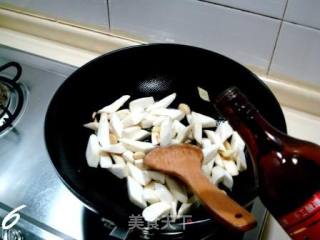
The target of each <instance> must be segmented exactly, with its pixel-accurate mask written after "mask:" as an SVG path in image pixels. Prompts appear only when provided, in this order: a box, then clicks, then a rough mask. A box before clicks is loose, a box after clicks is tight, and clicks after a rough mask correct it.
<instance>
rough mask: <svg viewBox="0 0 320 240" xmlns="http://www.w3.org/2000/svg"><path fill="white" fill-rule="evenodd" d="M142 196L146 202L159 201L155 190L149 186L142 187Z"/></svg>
mask: <svg viewBox="0 0 320 240" xmlns="http://www.w3.org/2000/svg"><path fill="white" fill-rule="evenodd" d="M142 198H143V200H145V201H146V202H148V203H150V204H153V203H156V202H160V199H159V196H158V195H157V192H156V191H155V190H154V189H151V188H146V187H145V188H144V189H143V193H142Z"/></svg>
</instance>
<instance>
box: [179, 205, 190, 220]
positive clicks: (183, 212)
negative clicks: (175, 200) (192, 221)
mask: <svg viewBox="0 0 320 240" xmlns="http://www.w3.org/2000/svg"><path fill="white" fill-rule="evenodd" d="M191 206H192V204H191V203H182V204H181V206H180V208H179V210H178V216H177V218H178V219H179V218H182V217H184V215H186V214H187V213H188V212H189V211H190V210H191Z"/></svg>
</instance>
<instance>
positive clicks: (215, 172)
mask: <svg viewBox="0 0 320 240" xmlns="http://www.w3.org/2000/svg"><path fill="white" fill-rule="evenodd" d="M225 174H226V170H224V169H223V168H222V167H220V166H215V167H213V168H212V171H211V181H212V183H213V184H215V185H218V184H219V183H221V182H222V181H223V179H224V176H225Z"/></svg>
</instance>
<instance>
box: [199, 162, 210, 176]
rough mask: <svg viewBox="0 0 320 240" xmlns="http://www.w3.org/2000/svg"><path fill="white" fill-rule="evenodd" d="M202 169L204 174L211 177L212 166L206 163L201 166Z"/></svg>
mask: <svg viewBox="0 0 320 240" xmlns="http://www.w3.org/2000/svg"><path fill="white" fill-rule="evenodd" d="M201 169H202V172H203V174H204V175H206V176H207V177H210V175H211V170H212V168H211V169H210V168H209V166H208V165H207V164H204V165H202V166H201Z"/></svg>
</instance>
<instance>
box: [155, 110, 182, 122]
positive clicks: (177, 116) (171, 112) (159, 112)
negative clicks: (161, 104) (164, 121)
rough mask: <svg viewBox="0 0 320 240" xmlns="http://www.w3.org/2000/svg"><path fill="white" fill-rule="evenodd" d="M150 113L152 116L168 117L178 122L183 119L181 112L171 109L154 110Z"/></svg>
mask: <svg viewBox="0 0 320 240" xmlns="http://www.w3.org/2000/svg"><path fill="white" fill-rule="evenodd" d="M150 113H151V114H154V115H159V116H165V117H169V118H171V119H173V120H178V121H180V120H182V119H183V118H184V113H183V112H182V111H180V110H178V109H173V108H159V109H154V110H152V111H151V112H150Z"/></svg>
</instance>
